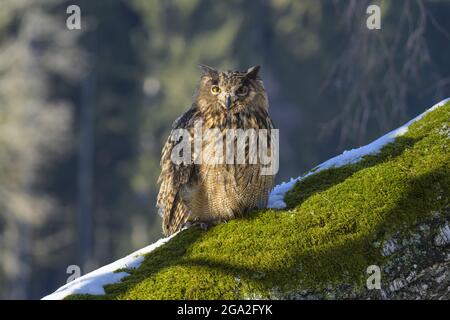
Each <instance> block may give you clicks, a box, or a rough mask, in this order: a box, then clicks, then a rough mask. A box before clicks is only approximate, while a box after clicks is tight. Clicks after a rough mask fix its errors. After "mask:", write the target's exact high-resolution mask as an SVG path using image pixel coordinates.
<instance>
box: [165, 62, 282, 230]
mask: <svg viewBox="0 0 450 320" xmlns="http://www.w3.org/2000/svg"><path fill="white" fill-rule="evenodd" d="M201 67H202V69H203V75H202V77H201V78H200V82H199V85H198V88H197V90H196V93H195V95H194V102H193V104H192V106H191V108H190V109H189V110H188V111H186V112H185V113H184V114H183V115H181V116H180V117H179V118H178V119H177V120H176V121H175V122H174V124H173V126H172V129H173V130H172V133H174V132H175V131H176V129H188V130H189V132H190V133H191V140H190V143H193V141H192V138H193V136H194V124H195V123H198V121H199V120H201V121H202V128H203V130H206V129H219V130H218V132H216V133H219V134H218V135H214V134H208V133H207V132H206V131H207V130H206V131H203V132H204V135H203V140H202V141H203V149H202V154H198V153H195V152H193V153H192V159H197V160H198V159H203V160H205V159H206V160H207V159H208V157H211V156H212V155H213V154H214V152H212V151H211V146H213V145H214V144H215V143H217V141H218V139H220V140H222V141H224V142H225V143H224V148H225V149H224V150H227V148H230V146H229V145H228V144H227V143H226V139H225V133H226V132H227V129H244V130H246V129H255V131H256V133H258V132H259V131H258V130H259V129H267V130H268V133H269V135H270V131H271V129H272V128H273V125H272V121H271V119H270V117H269V114H268V100H267V95H266V92H265V89H264V86H263V83H262V81H261V79H260V78H259V77H258V71H259V67H253V68H250V69H249V70H248V71H246V72H231V71H227V72H219V71H216V70H214V69H212V68H210V67H206V66H201ZM196 121H197V122H196ZM181 139H182V138H181ZM181 139H179V140H181ZM172 140H173V139H171V138H170V137H169V139H168V140H167V142H166V144H165V146H164V148H163V151H162V158H161V167H162V171H161V175H160V177H159V180H158V182H160V183H161V187H160V191H159V194H158V199H157V206H158V207H159V210H160V214H161V215H162V218H163V224H162V227H163V231H164V234H166V235H170V234H172V233H174V232H176V231H178V230H180V228H181V227H182V226H183V225H184V224H185V223H187V222H204V223H216V222H220V221H226V220H228V219H232V218H235V217H238V216H240V215H242V214H243V213H245V212H247V211H249V210H252V209H255V208H260V207H264V206H266V204H267V199H268V194H269V191H270V189H271V188H272V184H273V179H274V175H262V174H261V169H262V165H261V164H260V162H259V161H258V163H256V164H252V163H249V152H248V151H249V144H248V142H247V143H246V145H245V159H246V161H245V164H227V163H223V164H210V163H208V161H203V162H202V163H197V162H195V163H184V164H175V163H174V162H173V161H172V160H171V154H172V151H173V149H174V146H175V145H176V144H177V143H179V142H180V141H179V140H178V141H172ZM269 140H270V139H269ZM232 141H233V143H234V142H235V141H236V140H235V139H234V140H232ZM269 144H270V142H269ZM208 147H209V149H208ZM225 155H226V154H225V151H224V156H225ZM196 157H197V158H196ZM235 160H236V158H235ZM253 163H254V162H253Z"/></svg>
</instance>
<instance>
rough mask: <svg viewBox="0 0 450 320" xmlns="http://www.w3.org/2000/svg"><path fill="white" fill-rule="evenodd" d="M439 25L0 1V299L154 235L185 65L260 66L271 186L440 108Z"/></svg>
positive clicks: (426, 19) (324, 13)
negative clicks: (270, 140)
mask: <svg viewBox="0 0 450 320" xmlns="http://www.w3.org/2000/svg"><path fill="white" fill-rule="evenodd" d="M71 4H77V5H79V6H80V7H81V13H82V20H81V22H82V24H81V30H68V29H67V28H66V19H67V17H68V16H69V15H68V14H66V9H67V7H68V6H69V5H71ZM370 4H378V5H380V6H381V9H382V24H381V27H382V28H381V30H368V29H367V27H366V19H367V17H368V14H367V13H366V9H367V7H368V5H370ZM449 17H450V2H449V1H438V0H434V1H431V0H430V1H426V0H404V1H365V0H340V1H338V0H323V1H317V0H303V1H295V0H260V1H245V0H230V1H208V0H179V1H162V0H108V1H106V0H103V1H101V0H98V1H92V0H81V1H65V0H33V1H29V0H2V1H1V3H0V298H4V299H5V298H6V299H13V298H21V299H22V298H40V297H42V296H43V295H45V294H47V293H50V292H51V291H53V290H55V289H56V288H58V287H59V286H60V285H63V284H64V283H65V282H66V279H67V277H68V276H69V274H67V273H66V268H67V267H68V266H69V265H79V266H80V267H81V270H82V273H83V274H84V273H87V272H89V271H91V270H93V269H95V268H97V267H99V266H101V265H103V264H106V263H108V262H111V261H113V260H115V259H117V258H120V257H122V256H124V255H125V254H128V253H130V252H132V251H134V250H136V249H139V248H141V247H143V246H145V245H147V244H149V243H151V242H153V241H154V240H156V239H158V238H160V237H161V236H162V234H161V229H160V218H159V216H158V215H157V213H156V209H155V196H156V192H157V190H158V186H157V184H156V179H157V176H158V174H159V157H160V151H161V147H162V144H163V142H164V140H165V138H166V137H167V135H168V132H169V129H170V126H171V123H172V122H173V120H174V119H176V118H177V116H178V115H179V114H181V113H182V112H183V111H185V110H186V109H187V108H188V107H189V106H190V101H191V96H192V94H193V90H194V87H195V85H196V82H197V80H198V78H199V75H200V71H199V69H198V68H197V64H198V63H205V64H209V65H212V66H214V67H217V68H225V69H246V68H248V67H249V66H251V65H255V64H260V65H262V71H261V75H262V78H263V80H264V81H265V85H266V89H267V91H268V93H269V100H270V106H271V114H272V116H273V119H274V121H275V124H276V125H277V127H279V128H280V139H281V146H280V151H281V152H280V153H281V158H280V172H279V175H278V177H277V180H278V181H283V180H286V179H289V178H290V177H296V176H298V175H300V174H301V173H303V172H305V171H306V170H308V169H310V168H312V167H313V166H315V165H317V164H319V163H320V162H322V161H324V160H326V159H328V158H329V157H331V156H333V155H336V154H338V153H340V152H342V151H343V150H345V149H349V148H354V147H358V146H360V145H362V144H366V143H368V142H370V141H371V140H372V139H374V138H376V137H378V136H380V135H381V134H383V133H385V132H387V131H388V130H390V129H393V128H395V127H397V126H398V125H400V124H402V123H403V122H405V121H407V120H408V119H409V118H411V117H412V116H415V115H416V114H418V113H420V112H422V111H423V110H424V108H427V107H430V106H431V105H432V104H434V103H435V102H437V101H439V100H441V99H442V98H445V97H447V96H450V59H449V57H450V19H449Z"/></svg>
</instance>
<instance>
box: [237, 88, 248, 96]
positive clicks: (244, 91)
mask: <svg viewBox="0 0 450 320" xmlns="http://www.w3.org/2000/svg"><path fill="white" fill-rule="evenodd" d="M247 92H248V88H247V87H246V86H242V87H240V88H239V89H237V90H236V94H237V95H238V96H245V95H246V94H247Z"/></svg>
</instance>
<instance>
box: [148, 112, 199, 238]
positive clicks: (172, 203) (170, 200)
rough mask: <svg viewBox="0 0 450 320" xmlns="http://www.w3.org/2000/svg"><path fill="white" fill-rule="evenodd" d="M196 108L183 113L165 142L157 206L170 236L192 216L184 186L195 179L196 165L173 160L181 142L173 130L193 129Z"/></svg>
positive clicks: (166, 232)
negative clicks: (175, 148) (184, 195)
mask: <svg viewBox="0 0 450 320" xmlns="http://www.w3.org/2000/svg"><path fill="white" fill-rule="evenodd" d="M195 115H196V109H195V108H194V107H192V108H191V109H189V110H188V111H187V112H185V113H184V114H183V115H181V116H180V117H179V118H178V119H177V120H175V122H174V123H173V125H172V132H171V133H170V136H169V138H168V139H167V141H166V144H165V145H164V147H163V150H162V156H161V174H160V176H159V179H158V183H161V187H160V189H159V193H158V197H157V201H156V206H157V207H158V208H159V212H160V214H161V216H162V218H163V223H162V227H163V231H164V234H165V235H170V234H172V233H174V232H176V231H178V230H179V229H180V228H181V227H182V225H183V223H184V222H185V221H186V219H187V218H188V216H189V208H188V206H187V204H186V202H185V201H184V200H183V198H182V193H183V192H184V191H185V190H184V189H185V188H188V187H189V186H190V185H191V184H193V182H194V180H195V166H194V164H193V163H192V162H190V163H188V164H183V163H182V164H175V163H174V162H173V161H172V160H171V154H172V151H173V148H174V146H175V145H177V143H179V142H180V141H181V139H182V138H180V140H179V141H173V140H172V139H171V137H172V136H173V133H174V130H176V129H188V130H189V129H191V128H193V123H194V120H195Z"/></svg>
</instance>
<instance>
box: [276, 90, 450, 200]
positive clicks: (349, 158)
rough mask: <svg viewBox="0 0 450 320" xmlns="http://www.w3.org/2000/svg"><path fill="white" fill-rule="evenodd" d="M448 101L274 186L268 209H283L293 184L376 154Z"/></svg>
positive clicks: (446, 100) (449, 99)
mask: <svg viewBox="0 0 450 320" xmlns="http://www.w3.org/2000/svg"><path fill="white" fill-rule="evenodd" d="M448 101H450V98H448V99H445V100H443V101H441V102H439V103H437V104H435V105H434V106H433V107H431V108H430V109H428V110H426V111H425V112H424V113H422V114H420V115H419V116H417V117H415V118H414V119H412V120H410V121H409V122H408V123H406V124H404V125H403V126H401V127H400V128H397V129H395V130H392V131H391V132H389V133H387V134H385V135H384V136H382V137H381V138H378V139H377V140H375V141H373V142H372V143H369V144H368V145H365V146H363V147H360V148H357V149H352V150H348V151H344V152H343V153H342V154H341V155H338V156H336V157H334V158H331V159H330V160H327V161H325V162H324V163H322V164H320V165H318V166H317V167H315V168H314V169H312V170H311V171H309V172H307V173H306V174H304V175H303V176H300V177H297V178H295V179H294V178H291V180H290V181H289V182H283V183H281V184H280V185H278V186H276V187H275V188H274V189H273V190H272V192H271V193H270V196H269V203H268V208H272V209H283V208H285V207H286V203H285V202H284V200H283V199H284V196H285V194H286V192H288V191H289V190H290V189H291V188H292V187H293V186H294V185H295V183H296V182H297V181H298V180H302V179H305V178H306V177H308V176H310V175H312V174H314V173H316V172H319V171H322V170H325V169H329V168H333V167H336V168H337V167H341V166H343V165H346V164H350V163H355V162H358V161H360V160H361V159H362V157H364V156H366V155H370V154H374V153H377V152H378V151H380V150H381V148H382V147H383V146H385V145H386V144H388V143H390V142H393V141H394V140H395V138H396V137H398V136H401V135H404V134H405V133H406V132H407V131H408V127H409V126H410V125H411V124H412V123H414V122H416V121H418V120H420V119H421V118H422V117H423V116H424V115H425V114H427V113H428V112H430V111H432V110H434V109H436V108H438V107H440V106H442V105H444V104H445V103H447V102H448Z"/></svg>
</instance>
